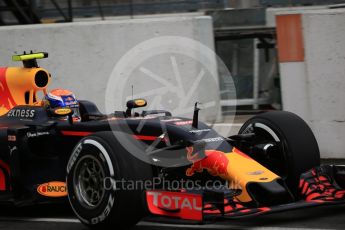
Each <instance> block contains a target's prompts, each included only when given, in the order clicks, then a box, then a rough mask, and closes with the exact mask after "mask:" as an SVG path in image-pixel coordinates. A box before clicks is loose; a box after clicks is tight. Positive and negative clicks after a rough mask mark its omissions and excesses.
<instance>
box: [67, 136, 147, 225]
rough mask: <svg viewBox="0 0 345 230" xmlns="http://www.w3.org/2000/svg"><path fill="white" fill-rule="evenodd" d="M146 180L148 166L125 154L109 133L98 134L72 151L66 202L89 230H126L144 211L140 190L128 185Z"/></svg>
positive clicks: (89, 137) (85, 139)
mask: <svg viewBox="0 0 345 230" xmlns="http://www.w3.org/2000/svg"><path fill="white" fill-rule="evenodd" d="M124 135H126V134H124ZM128 138H130V137H129V136H128ZM148 179H152V168H151V166H150V165H148V164H147V163H144V162H142V161H141V160H139V159H137V158H136V157H134V156H132V155H131V154H130V153H129V152H127V151H126V149H125V148H124V147H123V146H122V145H121V144H120V143H119V141H118V140H117V139H116V138H115V136H114V135H113V133H112V132H100V133H96V134H94V135H91V136H88V137H85V138H84V139H82V140H81V141H80V142H79V143H78V144H77V146H76V147H75V149H74V150H73V153H72V155H71V157H70V160H69V162H68V165H67V189H68V198H69V201H70V204H71V206H72V209H73V211H74V213H75V214H76V215H77V217H78V218H79V219H80V221H81V222H82V223H84V224H85V225H87V226H89V227H90V228H93V229H110V228H112V229H127V228H130V227H132V226H133V225H135V224H136V223H137V222H138V221H140V219H141V218H142V217H143V216H144V210H145V207H144V202H143V200H142V199H143V197H144V196H143V192H144V190H143V188H135V187H134V186H132V181H133V182H136V181H144V180H148ZM122 181H127V182H128V183H122ZM122 185H124V186H122ZM130 186H132V187H130Z"/></svg>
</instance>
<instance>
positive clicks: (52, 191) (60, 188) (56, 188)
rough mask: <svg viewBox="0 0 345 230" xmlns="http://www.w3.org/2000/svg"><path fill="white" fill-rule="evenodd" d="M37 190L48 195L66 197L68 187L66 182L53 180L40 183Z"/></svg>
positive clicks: (43, 194)
mask: <svg viewBox="0 0 345 230" xmlns="http://www.w3.org/2000/svg"><path fill="white" fill-rule="evenodd" d="M37 192H38V193H39V194H41V195H42V196H47V197H64V196H67V187H66V183H65V182H61V181H52V182H48V183H44V184H41V185H39V186H38V187H37Z"/></svg>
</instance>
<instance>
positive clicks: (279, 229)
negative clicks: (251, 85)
mask: <svg viewBox="0 0 345 230" xmlns="http://www.w3.org/2000/svg"><path fill="white" fill-rule="evenodd" d="M12 221H13V222H17V221H20V222H50V223H69V224H80V221H79V220H78V219H72V218H29V217H28V218H25V217H19V218H16V217H6V218H0V222H12ZM138 226H145V227H150V226H151V227H174V228H176V229H178V228H188V229H231V228H233V229H234V228H240V229H244V228H245V229H251V230H282V229H288V230H324V229H317V228H292V227H248V226H236V225H214V224H205V225H181V224H160V223H151V222H145V221H142V222H140V223H139V224H138Z"/></svg>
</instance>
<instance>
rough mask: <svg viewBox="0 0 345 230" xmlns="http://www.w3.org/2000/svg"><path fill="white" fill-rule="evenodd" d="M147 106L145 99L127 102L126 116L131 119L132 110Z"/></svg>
mask: <svg viewBox="0 0 345 230" xmlns="http://www.w3.org/2000/svg"><path fill="white" fill-rule="evenodd" d="M146 105H147V101H146V100H145V99H134V100H130V101H127V110H126V115H127V116H128V117H130V116H131V115H132V109H135V108H140V107H145V106H146Z"/></svg>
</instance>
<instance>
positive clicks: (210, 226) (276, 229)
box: [138, 221, 325, 230]
mask: <svg viewBox="0 0 345 230" xmlns="http://www.w3.org/2000/svg"><path fill="white" fill-rule="evenodd" d="M138 226H146V227H149V226H152V227H153V226H155V227H162V228H163V227H175V228H176V229H178V228H188V229H251V230H282V229H288V230H325V229H323V228H293V227H248V226H241V225H231V224H229V225H215V224H205V225H180V224H160V223H151V222H145V221H143V222H140V223H139V224H138Z"/></svg>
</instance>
